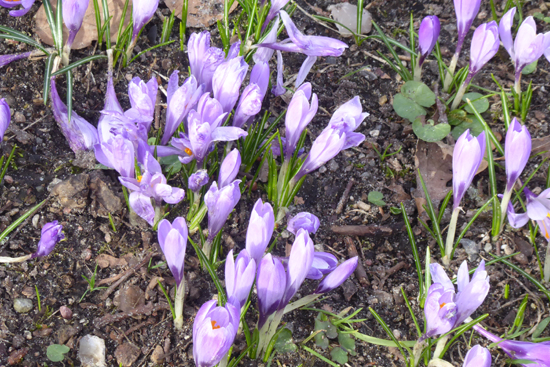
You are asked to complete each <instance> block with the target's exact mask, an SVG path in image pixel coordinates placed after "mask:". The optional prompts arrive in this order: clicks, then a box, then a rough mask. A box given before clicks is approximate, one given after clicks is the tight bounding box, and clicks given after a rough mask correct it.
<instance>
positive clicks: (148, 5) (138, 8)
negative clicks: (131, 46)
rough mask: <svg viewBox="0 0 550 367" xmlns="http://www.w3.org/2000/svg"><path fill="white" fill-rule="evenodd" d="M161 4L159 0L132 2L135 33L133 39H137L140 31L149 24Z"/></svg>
mask: <svg viewBox="0 0 550 367" xmlns="http://www.w3.org/2000/svg"><path fill="white" fill-rule="evenodd" d="M158 6H159V0H134V2H133V4H132V19H133V22H134V33H133V35H132V39H134V40H135V39H136V37H137V35H138V33H139V31H140V30H141V28H143V26H144V25H145V24H147V23H148V22H149V21H150V20H151V18H152V17H153V15H155V11H156V10H157V8H158Z"/></svg>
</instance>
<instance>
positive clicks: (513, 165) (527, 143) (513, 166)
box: [504, 117, 531, 191]
mask: <svg viewBox="0 0 550 367" xmlns="http://www.w3.org/2000/svg"><path fill="white" fill-rule="evenodd" d="M530 155H531V134H529V130H528V129H527V126H522V125H521V124H520V123H519V121H518V120H517V119H516V118H515V117H514V119H513V120H512V123H511V124H510V126H509V127H508V131H507V132H506V140H505V151H504V159H505V163H506V182H507V183H506V191H510V190H512V188H513V187H514V184H515V183H516V180H517V179H518V178H519V176H520V175H521V173H522V172H523V169H524V168H525V165H526V164H527V161H528V160H529V156H530Z"/></svg>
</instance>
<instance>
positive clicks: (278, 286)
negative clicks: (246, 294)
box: [256, 254, 286, 329]
mask: <svg viewBox="0 0 550 367" xmlns="http://www.w3.org/2000/svg"><path fill="white" fill-rule="evenodd" d="M256 288H257V290H258V308H259V311H260V318H259V321H258V329H261V328H262V326H263V325H264V324H265V322H266V321H267V319H268V317H269V316H270V315H271V314H273V313H274V312H275V311H277V310H278V309H279V308H280V307H279V305H280V304H281V299H282V298H283V295H284V294H285V289H286V274H285V268H284V266H283V264H282V263H281V261H280V260H279V259H277V258H275V257H273V256H272V255H271V254H266V255H265V256H264V257H263V259H262V261H261V262H260V264H259V265H258V278H257V280H256ZM283 307H284V306H283Z"/></svg>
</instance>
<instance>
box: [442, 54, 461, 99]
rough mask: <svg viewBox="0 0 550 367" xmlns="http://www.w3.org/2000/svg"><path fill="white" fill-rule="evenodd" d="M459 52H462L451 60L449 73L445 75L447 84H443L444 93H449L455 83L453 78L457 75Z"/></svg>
mask: <svg viewBox="0 0 550 367" xmlns="http://www.w3.org/2000/svg"><path fill="white" fill-rule="evenodd" d="M459 52H460V51H458V52H457V53H455V54H454V56H453V58H452V60H451V64H450V65H449V71H448V72H447V74H446V75H445V83H443V91H444V92H448V91H449V87H450V86H451V83H452V81H453V76H454V74H455V69H456V63H457V62H458V53H459Z"/></svg>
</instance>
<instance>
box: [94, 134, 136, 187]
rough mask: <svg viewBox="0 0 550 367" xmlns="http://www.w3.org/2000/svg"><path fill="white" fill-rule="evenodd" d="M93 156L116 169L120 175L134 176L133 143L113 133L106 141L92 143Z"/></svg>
mask: <svg viewBox="0 0 550 367" xmlns="http://www.w3.org/2000/svg"><path fill="white" fill-rule="evenodd" d="M94 151H95V157H96V159H97V160H98V162H99V163H101V164H103V165H105V166H107V167H109V168H112V169H114V170H116V171H117V172H118V173H119V174H120V175H121V176H122V177H126V178H134V169H135V160H134V144H133V143H132V142H131V141H129V140H127V139H124V137H123V136H122V135H115V136H114V137H112V138H111V139H110V140H109V142H107V143H100V144H96V145H94Z"/></svg>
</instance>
